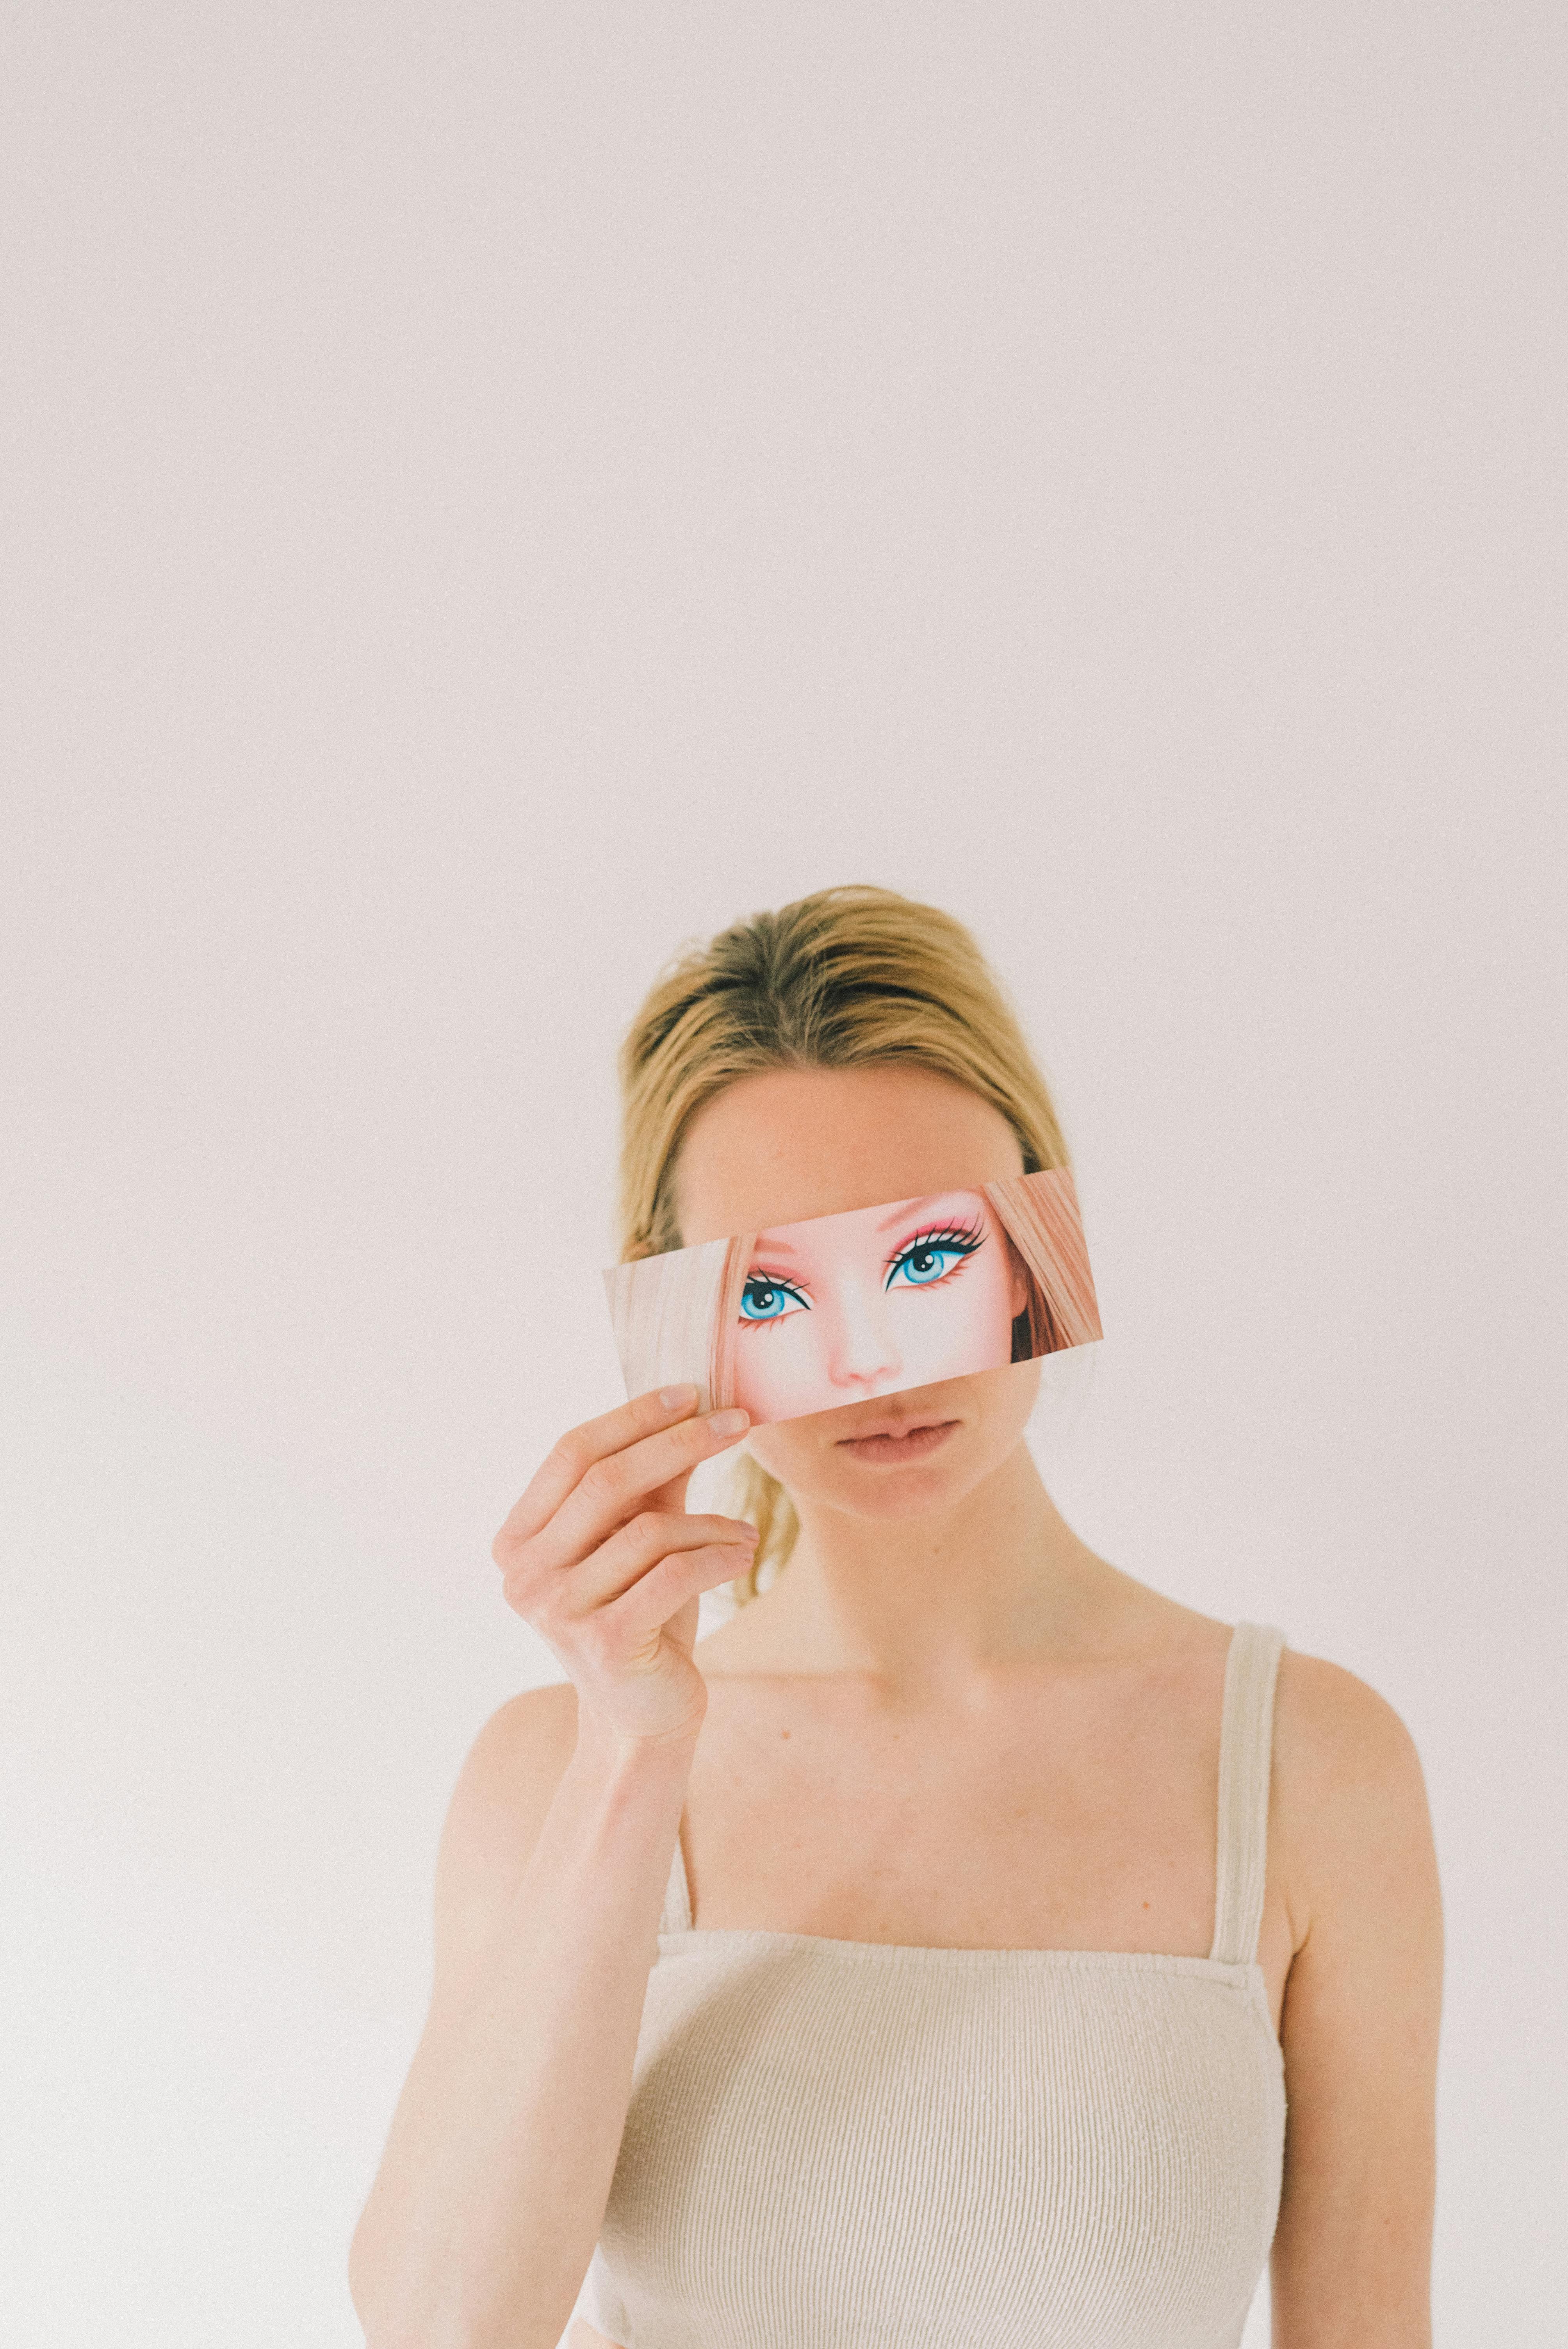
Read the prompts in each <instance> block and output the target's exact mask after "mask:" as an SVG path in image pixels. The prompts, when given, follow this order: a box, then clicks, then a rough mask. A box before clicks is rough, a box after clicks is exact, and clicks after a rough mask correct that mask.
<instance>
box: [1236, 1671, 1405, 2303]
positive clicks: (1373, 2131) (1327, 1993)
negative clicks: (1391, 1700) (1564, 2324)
mask: <svg viewBox="0 0 1568 2349" xmlns="http://www.w3.org/2000/svg"><path fill="white" fill-rule="evenodd" d="M1274 1754H1275V1770H1276V1784H1277V1785H1278V1788H1279V1792H1280V1798H1281V1805H1280V1807H1281V1816H1280V1818H1279V1822H1278V1827H1279V1832H1280V1841H1281V1846H1282V1851H1283V1857H1284V1869H1285V1882H1286V1889H1287V1898H1288V1900H1289V1903H1290V1907H1291V1911H1292V1925H1293V1932H1294V1935H1295V1941H1296V1949H1295V1958H1294V1959H1293V1961H1292V1963H1291V1969H1290V1973H1289V1976H1288V1978H1287V1981H1286V1983H1285V1995H1284V2015H1283V2018H1282V2023H1281V2031H1280V2036H1281V2041H1282V2044H1283V2045H1284V2064H1285V2094H1286V2096H1287V2099H1288V2113H1287V2117H1286V2125H1285V2158H1284V2192H1283V2196H1282V2199H1281V2204H1280V2219H1279V2226H1278V2230H1277V2231H1276V2233H1275V2237H1274V2251H1273V2254H1272V2257H1271V2261H1270V2283H1271V2296H1272V2300H1273V2312H1274V2314H1273V2327H1274V2349H1429V2344H1430V2342H1431V2337H1432V2335H1431V2307H1430V2291H1429V2282H1430V2268H1431V2250H1432V2217H1433V2205H1434V2200H1435V2192H1436V2147H1435V2137H1436V2127H1435V2119H1436V2097H1437V2052H1438V2023H1439V2010H1440V2006H1441V2002H1442V1962H1443V1930H1442V1910H1441V1904H1440V1899H1439V1888H1438V1868H1437V1856H1436V1853H1435V1851H1434V1848H1433V1844H1432V1831H1431V1824H1430V1820H1429V1815H1428V1809H1427V1795H1426V1787H1425V1785H1424V1782H1423V1779H1422V1775H1421V1765H1420V1762H1419V1759H1418V1755H1417V1753H1416V1749H1415V1746H1414V1744H1412V1742H1411V1739H1410V1735H1409V1733H1408V1730H1407V1729H1406V1728H1405V1725H1404V1723H1402V1722H1401V1721H1400V1719H1399V1717H1398V1713H1395V1711H1394V1710H1393V1708H1392V1706H1391V1705H1389V1704H1387V1702H1385V1701H1384V1700H1383V1698H1381V1697H1380V1696H1378V1695H1377V1692H1375V1691H1374V1690H1372V1689H1370V1688H1368V1687H1367V1684H1366V1682H1364V1681H1359V1680H1357V1678H1356V1677H1355V1675H1354V1674H1353V1673H1351V1672H1347V1671H1342V1670H1341V1669H1340V1668H1339V1667H1338V1666H1337V1665H1335V1664H1330V1663H1326V1662H1324V1661H1322V1660H1320V1659H1319V1658H1316V1657H1312V1656H1301V1655H1297V1654H1295V1653H1294V1652H1293V1651H1289V1650H1287V1651H1286V1652H1285V1655H1284V1658H1283V1659H1282V1661H1281V1669H1280V1681H1279V1691H1278V1698H1277V1702H1276V1709H1275V1747H1274Z"/></svg>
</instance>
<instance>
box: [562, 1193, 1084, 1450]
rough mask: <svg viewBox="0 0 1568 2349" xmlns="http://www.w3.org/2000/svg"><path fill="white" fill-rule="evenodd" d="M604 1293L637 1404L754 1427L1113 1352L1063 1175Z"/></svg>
mask: <svg viewBox="0 0 1568 2349" xmlns="http://www.w3.org/2000/svg"><path fill="white" fill-rule="evenodd" d="M604 1283H605V1288H606V1290H607V1293H608V1295H609V1299H610V1311H611V1318H612V1320H613V1322H614V1331H615V1344H616V1349H617V1350H618V1352H619V1354H620V1358H621V1367H622V1370H623V1371H624V1374H625V1380H626V1392H627V1393H628V1394H631V1395H636V1394H645V1393H646V1392H648V1391H649V1390H650V1389H652V1388H654V1387H658V1386H665V1385H672V1384H676V1383H684V1382H686V1381H691V1382H693V1383H694V1384H695V1385H696V1387H697V1390H698V1393H699V1398H700V1408H702V1409H703V1410H710V1409H715V1408H722V1407H724V1406H725V1405H727V1404H731V1403H738V1404H739V1405H740V1406H741V1408H742V1409H743V1410H744V1411H746V1412H748V1413H749V1414H750V1418H751V1423H752V1425H753V1426H754V1427H765V1426H768V1425H769V1424H770V1423H774V1422H776V1421H779V1420H788V1419H801V1418H806V1417H809V1416H812V1415H815V1414H816V1413H821V1412H830V1411H837V1410H840V1409H841V1408H842V1407H843V1406H844V1405H846V1404H849V1403H857V1402H867V1401H870V1400H872V1399H873V1398H875V1397H877V1396H880V1395H888V1394H896V1393H898V1392H900V1391H901V1390H903V1389H905V1388H910V1387H927V1386H933V1385H937V1384H940V1382H941V1381H944V1380H946V1379H954V1378H962V1377H966V1376H969V1375H971V1374H972V1373H974V1372H975V1371H993V1370H1001V1369H1004V1368H1006V1366H1007V1365H1008V1364H1010V1363H1013V1362H1018V1361H1032V1360H1034V1359H1035V1358H1036V1357H1037V1356H1038V1355H1041V1354H1048V1353H1054V1352H1056V1351H1057V1350H1060V1349H1061V1348H1064V1347H1068V1346H1079V1345H1083V1344H1086V1343H1087V1342H1088V1341H1089V1340H1092V1339H1097V1338H1099V1336H1100V1335H1101V1330H1100V1324H1099V1308H1098V1306H1097V1304H1096V1301H1095V1294H1094V1283H1093V1280H1092V1278H1090V1274H1089V1268H1088V1254H1087V1251H1086V1249H1085V1246H1084V1237H1083V1226H1082V1224H1081V1222H1080V1220H1079V1216H1078V1198H1077V1194H1076V1192H1075V1190H1074V1187H1073V1178H1072V1175H1071V1174H1070V1173H1069V1172H1068V1169H1067V1168H1066V1167H1052V1168H1050V1169H1047V1170H1041V1171H1037V1172H1036V1173H1034V1174H1018V1175H1009V1176H1006V1177H1005V1178H1002V1179H998V1180H993V1181H991V1182H985V1183H979V1184H976V1185H974V1186H973V1187H970V1188H958V1189H954V1190H947V1191H938V1192H933V1193H930V1194H928V1195H924V1196H922V1197H919V1198H909V1199H891V1200H885V1201H883V1202H882V1204H881V1205H880V1206H872V1207H855V1208H851V1209H847V1210H845V1211H844V1212H842V1213H841V1214H838V1215H832V1216H812V1217H810V1218H808V1219H807V1220H805V1221H802V1222H799V1223H788V1224H776V1225H772V1226H769V1227H768V1228H767V1229H766V1230H763V1231H759V1232H747V1233H740V1234H737V1235H735V1236H734V1237H730V1238H727V1239H714V1240H707V1241H704V1242H702V1243H701V1244H700V1245H699V1246H697V1247H686V1248H674V1249H670V1250H668V1251H666V1252H665V1254H663V1255H660V1256H653V1257H642V1258H640V1259H638V1260H636V1261H634V1262H633V1263H630V1264H621V1265H615V1266H613V1267H612V1268H611V1269H610V1270H609V1271H607V1272H606V1273H605V1275H604Z"/></svg>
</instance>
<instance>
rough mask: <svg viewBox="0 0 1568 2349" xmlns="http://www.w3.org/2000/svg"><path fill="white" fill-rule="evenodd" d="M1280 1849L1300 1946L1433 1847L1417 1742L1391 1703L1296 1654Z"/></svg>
mask: <svg viewBox="0 0 1568 2349" xmlns="http://www.w3.org/2000/svg"><path fill="white" fill-rule="evenodd" d="M1270 1834H1271V1839H1272V1840H1274V1841H1275V1842H1276V1845H1277V1847H1278V1848H1279V1852H1280V1857H1281V1860H1282V1862H1283V1863H1284V1867H1283V1873H1284V1878H1285V1880H1286V1882H1287V1885H1288V1887H1289V1891H1290V1901H1291V1909H1292V1921H1293V1925H1294V1926H1295V1932H1296V1938H1297V1940H1298V1942H1299V1940H1301V1939H1303V1938H1305V1932H1306V1930H1307V1929H1308V1928H1309V1926H1310V1925H1311V1923H1312V1921H1313V1919H1314V1917H1315V1915H1317V1914H1319V1913H1321V1912H1322V1910H1323V1909H1325V1907H1326V1906H1329V1905H1332V1904H1333V1903H1334V1902H1336V1900H1339V1899H1343V1898H1344V1897H1345V1895H1346V1890H1347V1889H1348V1888H1351V1887H1353V1886H1355V1885H1357V1883H1364V1884H1366V1885H1367V1886H1368V1887H1370V1886H1372V1885H1375V1883H1376V1882H1377V1877H1378V1874H1379V1871H1380V1870H1383V1869H1386V1868H1387V1866H1388V1865H1389V1864H1390V1862H1391V1861H1395V1860H1396V1859H1397V1857H1398V1856H1401V1855H1402V1856H1404V1857H1407V1858H1408V1857H1410V1856H1413V1855H1415V1854H1417V1853H1425V1852H1426V1851H1428V1850H1429V1847H1430V1842H1431V1826H1430V1820H1429V1812H1428V1806H1427V1789H1426V1780H1425V1775H1424V1774H1423V1772H1422V1768H1421V1760H1420V1755H1419V1754H1418V1752H1417V1750H1416V1742H1415V1739H1414V1738H1413V1737H1412V1736H1411V1734H1410V1732H1409V1730H1408V1727H1407V1725H1406V1723H1405V1722H1404V1721H1403V1720H1402V1719H1401V1717H1400V1715H1399V1713H1398V1712H1397V1711H1396V1709H1395V1707H1394V1706H1393V1705H1392V1704H1390V1702H1388V1700H1387V1697H1386V1696H1383V1695H1382V1694H1380V1692H1378V1691H1377V1689H1375V1688H1373V1687H1372V1686H1371V1685H1370V1683H1369V1682H1367V1681H1364V1680H1362V1679H1361V1678H1360V1677H1359V1676H1358V1675H1357V1673H1355V1672H1353V1671H1347V1670H1346V1667H1345V1666H1344V1665H1343V1664H1336V1663H1334V1662H1332V1661H1330V1660H1329V1659H1328V1658H1327V1657H1326V1656H1312V1655H1305V1654H1303V1653H1302V1652H1301V1651H1298V1650H1297V1649H1295V1648H1290V1647H1287V1648H1286V1649H1285V1650H1284V1651H1283V1653H1282V1654H1281V1657H1280V1662H1279V1679H1278V1682H1277V1683H1276V1686H1275V1692H1274V1769H1273V1802H1272V1817H1271V1826H1270Z"/></svg>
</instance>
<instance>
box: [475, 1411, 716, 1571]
mask: <svg viewBox="0 0 1568 2349" xmlns="http://www.w3.org/2000/svg"><path fill="white" fill-rule="evenodd" d="M749 1424H750V1422H749V1421H748V1418H747V1415H746V1413H744V1412H743V1411H720V1412H714V1413H710V1414H709V1415H708V1416H707V1418H704V1419H695V1418H692V1417H690V1416H687V1417H686V1418H684V1419H680V1420H677V1421H676V1423H675V1424H674V1425H673V1426H665V1427H662V1428H655V1430H654V1432H652V1433H648V1434H645V1435H643V1436H642V1437H640V1438H639V1439H638V1440H636V1441H635V1442H634V1443H631V1444H627V1445H626V1446H625V1447H624V1450H621V1451H618V1452H603V1453H596V1454H594V1455H593V1457H592V1458H586V1459H585V1460H584V1464H583V1467H582V1468H581V1470H580V1472H579V1474H578V1476H577V1480H576V1482H575V1484H574V1485H572V1486H571V1487H570V1489H569V1490H568V1491H567V1493H566V1495H564V1497H563V1498H562V1500H561V1501H560V1502H559V1503H558V1504H557V1506H556V1507H555V1509H554V1510H553V1512H552V1515H551V1516H550V1517H549V1518H548V1519H547V1520H546V1521H545V1522H544V1523H543V1524H542V1525H541V1526H539V1528H538V1530H537V1531H536V1532H533V1533H531V1534H529V1535H527V1536H524V1537H523V1538H524V1539H525V1540H526V1542H527V1546H528V1548H529V1550H530V1552H531V1554H532V1555H533V1557H534V1560H535V1563H536V1564H537V1566H538V1567H539V1568H541V1569H542V1570H544V1571H549V1570H550V1569H551V1568H555V1567H562V1566H572V1565H575V1563H576V1562H577V1560H578V1559H579V1558H582V1557H586V1556H587V1555H588V1553H589V1551H590V1550H593V1549H597V1548H598V1547H599V1545H600V1543H601V1542H603V1541H604V1540H605V1539H607V1538H608V1537H609V1536H610V1535H611V1534H612V1533H614V1530H615V1528H616V1526H619V1525H623V1524H624V1522H625V1520H626V1519H627V1518H628V1517H631V1516H635V1515H636V1513H637V1511H638V1509H639V1507H640V1506H643V1505H644V1504H645V1502H646V1501H647V1500H648V1499H649V1498H650V1497H651V1496H652V1495H655V1494H657V1493H660V1492H661V1491H662V1490H663V1488H664V1487H665V1485H670V1484H673V1483H675V1482H676V1479H677V1478H685V1477H686V1476H689V1475H690V1474H691V1472H692V1470H693V1469H694V1468H695V1467H696V1464H697V1463H698V1462H699V1461H701V1460H710V1459H713V1458H714V1457H716V1456H717V1454H719V1453H720V1452H727V1451H728V1449H729V1447H730V1446H731V1445H732V1444H735V1443H737V1442H738V1440H739V1438H740V1437H741V1435H742V1434H744V1433H745V1431H746V1429H747V1428H748V1425H749ZM562 1441H563V1443H565V1444H567V1445H569V1446H570V1445H571V1444H572V1442H573V1439H572V1437H570V1436H567V1437H564V1438H563V1439H562ZM557 1448H558V1449H559V1447H557ZM514 1514H515V1513H514ZM509 1522H510V1521H509Z"/></svg>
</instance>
